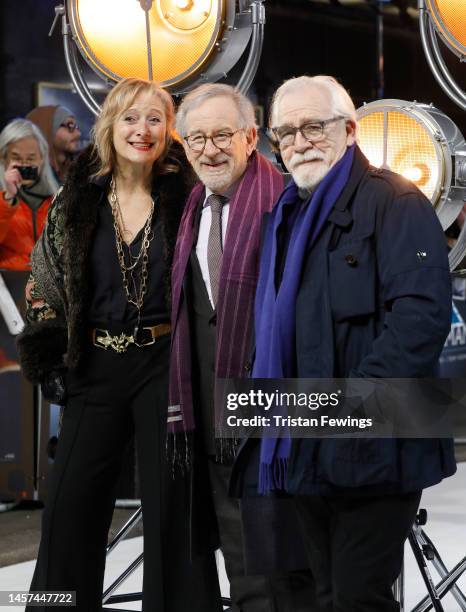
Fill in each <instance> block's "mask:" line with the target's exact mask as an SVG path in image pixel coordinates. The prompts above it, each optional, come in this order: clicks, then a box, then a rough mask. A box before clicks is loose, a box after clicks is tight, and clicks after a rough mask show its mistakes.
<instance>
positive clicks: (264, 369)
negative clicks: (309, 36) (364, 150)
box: [252, 146, 354, 495]
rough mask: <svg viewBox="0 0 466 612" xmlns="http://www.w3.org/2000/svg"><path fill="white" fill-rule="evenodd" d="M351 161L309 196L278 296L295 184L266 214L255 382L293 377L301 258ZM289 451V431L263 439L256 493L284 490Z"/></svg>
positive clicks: (297, 220)
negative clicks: (281, 241) (282, 237)
mask: <svg viewBox="0 0 466 612" xmlns="http://www.w3.org/2000/svg"><path fill="white" fill-rule="evenodd" d="M353 157H354V146H352V147H349V148H348V149H347V151H346V153H345V154H344V155H343V157H342V158H341V159H340V160H339V161H338V162H337V163H336V164H335V165H334V166H333V168H332V169H331V170H330V171H329V172H328V174H327V175H326V176H325V178H324V179H323V180H322V182H321V183H320V184H319V185H318V187H317V189H316V190H315V191H314V192H313V194H312V196H311V199H310V201H309V202H308V203H307V204H306V205H305V206H302V207H301V209H300V210H299V211H298V212H297V213H296V215H295V217H294V223H293V226H292V228H291V230H290V231H291V234H290V237H289V247H288V252H287V255H286V261H285V267H284V270H283V277H282V282H281V285H280V288H279V290H278V293H277V292H276V290H275V268H276V265H278V262H277V235H278V231H279V228H280V225H281V224H282V221H283V210H284V207H285V206H290V205H292V206H297V205H298V202H299V201H300V199H299V195H298V188H297V186H296V184H295V182H294V181H291V183H290V184H289V185H288V186H287V188H286V189H285V191H284V192H283V195H282V196H281V198H280V200H279V201H278V203H277V206H276V207H275V208H274V210H273V211H272V213H271V215H270V219H269V224H268V226H267V232H266V235H265V241H264V248H263V251H262V254H261V264H260V273H259V282H258V286H257V294H256V301H255V317H254V318H255V333H256V359H255V363H254V368H253V372H252V377H253V378H293V377H295V376H296V370H295V352H296V296H297V293H298V288H299V283H300V280H301V276H302V270H303V265H304V259H305V255H306V252H307V251H308V250H309V249H310V248H311V247H312V245H313V244H314V242H315V241H316V239H317V237H318V235H319V233H320V231H321V230H322V228H323V226H324V224H325V222H326V221H327V218H328V216H329V214H330V212H331V210H332V208H333V206H334V205H335V202H336V201H337V199H338V198H339V196H340V194H341V192H342V191H343V188H344V187H345V185H346V183H347V182H348V179H349V175H350V172H351V166H352V164H353ZM278 433H280V432H278ZM283 433H284V432H282V434H283ZM290 449H291V439H290V437H289V435H288V433H287V432H286V433H285V435H284V437H277V438H263V439H262V442H261V454H260V467H259V493H261V494H263V495H264V494H266V493H268V492H270V491H273V490H274V489H282V490H284V488H285V481H286V471H287V466H288V457H289V454H290Z"/></svg>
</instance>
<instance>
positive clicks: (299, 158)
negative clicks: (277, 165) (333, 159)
mask: <svg viewBox="0 0 466 612" xmlns="http://www.w3.org/2000/svg"><path fill="white" fill-rule="evenodd" d="M315 159H320V160H323V159H324V156H323V155H322V153H319V152H318V151H314V149H307V151H304V153H294V154H293V157H292V158H291V159H290V166H291V167H292V168H294V167H295V166H298V165H299V164H302V163H303V162H308V161H314V160H315Z"/></svg>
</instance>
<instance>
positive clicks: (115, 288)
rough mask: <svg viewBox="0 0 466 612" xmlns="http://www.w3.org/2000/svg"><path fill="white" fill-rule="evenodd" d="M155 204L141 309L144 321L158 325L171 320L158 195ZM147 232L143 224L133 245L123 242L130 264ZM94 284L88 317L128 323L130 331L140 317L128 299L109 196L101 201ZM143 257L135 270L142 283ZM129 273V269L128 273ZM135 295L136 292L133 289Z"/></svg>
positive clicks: (100, 322) (107, 323) (108, 324)
mask: <svg viewBox="0 0 466 612" xmlns="http://www.w3.org/2000/svg"><path fill="white" fill-rule="evenodd" d="M154 202H155V208H154V214H153V217H152V231H153V233H154V237H153V239H152V241H151V243H150V247H149V262H148V265H147V271H148V280H147V291H146V294H145V297H144V304H143V306H142V309H141V323H142V324H143V325H157V324H159V323H166V322H169V321H170V316H169V313H168V309H167V303H166V298H165V296H166V288H165V282H164V279H165V276H166V271H165V258H164V253H163V239H162V222H161V219H160V214H159V209H158V203H157V198H156V197H155V198H154ZM143 234H144V228H142V229H141V230H140V231H139V232H138V234H137V236H136V237H135V239H134V240H133V242H132V243H131V245H130V246H128V245H127V244H126V243H125V242H123V251H124V254H125V262H126V265H128V264H129V253H130V252H131V254H132V255H133V257H134V256H137V255H138V253H139V251H140V248H141V244H142V237H143ZM90 262H91V287H92V299H91V304H90V308H89V317H88V320H89V322H90V325H91V326H92V327H98V326H99V327H104V328H105V329H109V330H111V329H112V328H118V327H124V328H125V330H127V331H130V330H131V328H132V326H133V325H134V324H135V323H136V321H137V308H136V307H135V306H133V305H132V304H129V303H128V300H127V298H126V293H125V291H124V289H123V277H122V273H121V270H120V265H119V262H118V254H117V248H116V240H115V228H114V226H113V215H112V209H111V206H110V203H109V201H108V199H107V198H102V201H101V202H100V204H99V213H98V221H97V229H96V232H95V236H94V240H93V244H92V250H91V258H90ZM141 265H142V258H141V260H140V261H139V263H138V265H137V266H136V268H135V269H134V271H133V277H134V278H135V279H136V280H137V283H138V292H139V280H140V270H141ZM127 276H128V277H129V273H127ZM133 295H134V293H133Z"/></svg>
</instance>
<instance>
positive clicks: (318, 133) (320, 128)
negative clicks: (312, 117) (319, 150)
mask: <svg viewBox="0 0 466 612" xmlns="http://www.w3.org/2000/svg"><path fill="white" fill-rule="evenodd" d="M342 119H344V120H345V121H346V117H342V116H341V115H338V116H337V117H331V118H330V119H325V120H324V121H308V122H306V123H303V124H302V125H300V126H299V127H295V126H294V125H281V126H279V127H273V128H271V132H272V133H273V135H274V136H275V139H276V140H277V142H278V144H279V145H280V147H282V148H283V147H290V146H291V145H293V144H294V142H295V140H296V134H297V132H299V133H300V134H301V136H302V137H303V138H304V139H305V140H307V141H308V142H312V143H314V142H319V141H320V140H323V138H324V129H325V127H326V126H327V125H329V124H330V123H334V122H335V121H341V120H342Z"/></svg>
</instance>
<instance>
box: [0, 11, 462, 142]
mask: <svg viewBox="0 0 466 612" xmlns="http://www.w3.org/2000/svg"><path fill="white" fill-rule="evenodd" d="M128 1H132V2H134V1H135V0H128ZM58 3H59V0H1V1H0V128H1V127H3V126H4V125H5V123H6V122H7V121H9V120H10V119H12V118H13V117H15V116H22V115H24V114H26V113H27V112H28V111H29V110H30V109H31V108H32V107H33V106H34V105H35V99H34V87H35V83H37V82H39V81H49V82H50V81H51V82H56V83H69V82H70V79H69V76H68V73H67V70H66V65H65V60H64V54H63V48H62V38H61V34H60V24H59V25H58V26H57V28H56V30H55V32H54V35H53V37H52V38H48V36H47V34H48V31H49V29H50V26H51V23H52V20H53V17H54V7H55V5H56V4H58ZM415 6H416V2H415V0H394V2H393V3H390V4H389V5H387V11H388V12H389V14H387V15H386V16H385V19H384V21H385V36H384V43H385V95H384V96H383V97H385V98H401V99H406V100H417V101H419V102H433V103H434V105H436V106H438V107H439V108H440V109H442V110H443V111H444V112H445V113H446V114H447V115H449V116H450V117H451V118H452V119H453V120H454V121H455V122H456V123H457V124H458V125H459V127H460V129H461V130H462V131H463V134H464V133H465V132H466V122H465V118H464V113H463V112H462V111H461V110H460V109H459V107H457V106H455V104H454V103H453V102H451V101H450V100H449V98H448V97H447V96H446V95H445V94H444V93H443V92H442V90H441V89H440V87H439V86H438V85H437V82H436V81H435V80H434V77H433V76H432V74H431V72H430V70H429V68H428V66H427V62H426V59H425V57H424V53H423V50H422V46H421V40H420V35H419V26H418V21H417V19H416V18H414V17H412V16H410V11H409V10H408V7H415ZM265 8H266V16H267V25H266V36H265V44H264V52H263V55H262V59H261V63H260V67H259V72H258V74H257V76H256V80H255V83H254V86H253V92H254V93H255V94H256V95H257V102H258V103H260V104H262V105H264V106H265V110H266V111H267V100H268V99H269V98H270V95H271V93H272V92H273V90H274V89H275V88H276V87H277V86H278V85H279V84H280V83H281V82H282V81H283V80H284V79H286V78H288V77H291V76H296V75H300V74H330V75H333V76H335V77H337V78H338V79H339V80H340V81H341V82H342V83H343V84H344V85H345V86H346V87H347V88H348V89H349V91H350V93H351V95H352V97H353V99H354V101H355V104H356V106H359V105H361V104H362V103H363V102H370V101H371V100H374V99H376V98H377V95H376V92H377V86H378V83H377V73H376V26H375V14H376V13H375V6H374V5H371V4H370V3H369V2H365V1H364V0H361V3H360V4H356V5H353V6H341V5H340V4H339V2H338V0H328V1H327V2H311V1H310V0H266V2H265ZM115 44H116V45H117V44H118V41H116V43H115ZM442 47H443V45H442ZM445 57H446V59H447V63H448V64H449V65H450V66H451V68H452V72H453V74H454V75H455V76H456V77H457V80H458V81H459V82H460V84H461V85H462V86H463V87H465V80H466V78H465V73H466V67H465V64H460V61H459V59H458V58H456V56H454V55H453V54H452V53H451V52H449V51H446V52H445ZM91 75H93V73H91ZM460 77H461V78H460ZM91 80H92V81H93V82H94V83H99V79H98V78H97V77H96V76H92V79H91Z"/></svg>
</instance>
